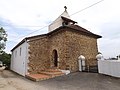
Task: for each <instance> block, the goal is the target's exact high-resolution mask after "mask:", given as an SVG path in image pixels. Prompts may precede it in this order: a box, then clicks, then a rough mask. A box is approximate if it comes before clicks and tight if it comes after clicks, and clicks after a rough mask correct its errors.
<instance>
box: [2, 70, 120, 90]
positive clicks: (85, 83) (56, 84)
mask: <svg viewBox="0 0 120 90" xmlns="http://www.w3.org/2000/svg"><path fill="white" fill-rule="evenodd" d="M0 90H120V78H114V77H110V76H105V75H101V74H97V73H86V72H76V73H71V74H69V75H64V76H61V77H56V78H53V79H49V80H44V81H39V82H34V81H31V80H28V79H26V78H24V77H22V76H20V75H18V74H16V73H13V72H11V71H8V70H5V71H3V72H0Z"/></svg>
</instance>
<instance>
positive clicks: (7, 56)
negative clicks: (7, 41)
mask: <svg viewBox="0 0 120 90" xmlns="http://www.w3.org/2000/svg"><path fill="white" fill-rule="evenodd" d="M10 59H11V54H7V53H5V52H4V51H3V53H2V54H1V55H0V61H2V62H3V64H5V65H6V66H7V69H9V68H10Z"/></svg>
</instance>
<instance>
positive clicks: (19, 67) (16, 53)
mask: <svg viewBox="0 0 120 90" xmlns="http://www.w3.org/2000/svg"><path fill="white" fill-rule="evenodd" d="M20 48H21V51H20ZM20 53H21V54H20ZM27 60H28V43H27V42H24V43H23V44H21V45H20V46H19V47H17V48H16V49H15V50H13V52H12V57H11V70H13V71H15V72H16V73H18V74H20V75H23V76H25V75H26V74H27V62H28V61H27Z"/></svg>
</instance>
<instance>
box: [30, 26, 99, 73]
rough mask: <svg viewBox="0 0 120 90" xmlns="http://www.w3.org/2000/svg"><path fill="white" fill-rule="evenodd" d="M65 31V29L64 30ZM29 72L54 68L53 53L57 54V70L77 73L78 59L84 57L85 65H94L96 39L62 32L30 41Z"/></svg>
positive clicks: (72, 32)
mask: <svg viewBox="0 0 120 90" xmlns="http://www.w3.org/2000/svg"><path fill="white" fill-rule="evenodd" d="M66 29H67V28H66ZM29 45H30V46H29V63H28V66H29V70H28V71H29V72H30V73H38V72H40V71H41V70H45V69H47V68H52V67H54V60H53V59H54V58H53V57H54V55H53V51H54V50H56V51H57V54H58V68H59V69H69V70H71V71H73V72H74V71H78V57H79V56H80V55H84V56H85V57H86V65H88V66H92V65H96V64H97V61H96V59H95V57H96V55H97V53H98V48H97V39H96V38H93V37H90V36H86V35H82V34H81V33H80V32H79V33H78V32H75V31H73V30H62V31H60V30H59V31H56V32H54V33H51V34H48V35H44V36H40V37H37V38H33V39H30V41H29Z"/></svg>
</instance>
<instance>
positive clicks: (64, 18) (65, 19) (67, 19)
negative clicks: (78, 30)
mask: <svg viewBox="0 0 120 90" xmlns="http://www.w3.org/2000/svg"><path fill="white" fill-rule="evenodd" d="M61 18H62V19H63V20H64V21H67V22H73V23H77V22H76V21H73V20H71V19H69V18H66V17H63V16H61Z"/></svg>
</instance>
